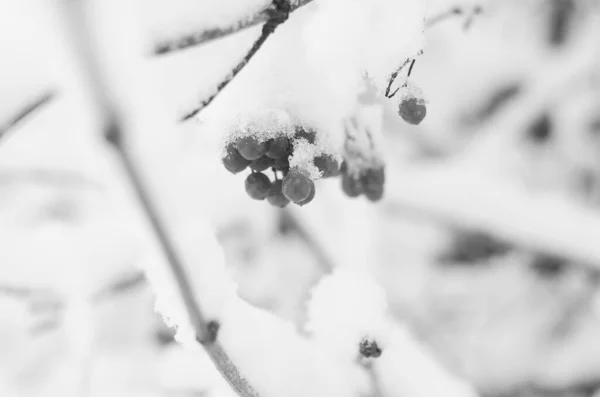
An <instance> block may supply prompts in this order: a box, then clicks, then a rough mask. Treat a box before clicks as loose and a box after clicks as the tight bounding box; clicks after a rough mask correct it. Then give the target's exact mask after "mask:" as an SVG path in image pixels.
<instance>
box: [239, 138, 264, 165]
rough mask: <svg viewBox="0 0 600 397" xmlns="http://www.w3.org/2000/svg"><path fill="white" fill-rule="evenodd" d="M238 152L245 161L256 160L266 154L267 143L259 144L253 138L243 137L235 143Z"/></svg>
mask: <svg viewBox="0 0 600 397" xmlns="http://www.w3.org/2000/svg"><path fill="white" fill-rule="evenodd" d="M236 147H237V150H238V152H240V154H241V155H242V157H243V158H245V159H247V160H256V159H257V158H260V157H261V156H262V155H263V154H265V153H267V149H268V145H267V142H259V141H258V140H257V139H256V138H255V137H253V136H245V137H243V138H241V139H239V140H238V141H237V143H236Z"/></svg>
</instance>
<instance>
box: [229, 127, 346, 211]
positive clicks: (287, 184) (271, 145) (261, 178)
mask: <svg viewBox="0 0 600 397" xmlns="http://www.w3.org/2000/svg"><path fill="white" fill-rule="evenodd" d="M301 139H303V140H306V141H307V142H308V143H309V144H314V143H315V139H316V133H315V132H314V131H311V130H306V129H304V128H300V127H298V128H296V133H295V134H294V137H293V138H289V137H287V136H279V137H277V138H274V139H269V140H266V141H260V140H258V139H257V138H256V137H254V136H245V137H242V138H239V139H237V140H236V141H234V142H231V143H229V144H228V145H227V147H226V151H225V155H224V156H223V158H222V161H223V165H224V166H225V168H226V169H227V170H228V171H229V172H231V173H233V174H237V173H239V172H241V171H243V170H245V169H246V168H248V167H249V168H250V169H251V170H252V173H251V174H250V175H248V177H247V178H246V181H245V188H246V193H248V195H249V196H250V197H251V198H253V199H254V200H265V199H266V200H267V201H268V202H269V203H270V204H271V205H273V206H275V207H279V208H283V207H285V206H287V205H288V204H289V203H290V202H293V203H295V204H298V205H300V206H303V205H306V204H308V203H310V202H311V201H312V200H313V199H314V197H315V193H316V189H315V184H314V181H313V179H312V178H311V176H310V173H309V172H308V171H307V170H304V169H302V168H300V167H292V168H290V164H289V158H290V156H291V155H293V153H294V146H295V143H296V142H299V141H300V140H301ZM313 164H314V166H315V167H317V169H318V170H319V171H320V172H321V173H322V177H323V178H328V177H333V176H336V175H338V173H339V168H340V167H339V164H338V162H337V160H336V159H335V158H334V157H333V156H331V155H327V154H321V155H318V156H316V157H314V158H313ZM268 168H271V169H272V171H273V175H274V177H275V180H274V181H271V179H269V177H268V176H267V175H266V174H264V173H263V171H265V170H267V169H268ZM278 173H280V174H281V176H282V179H280V175H279V174H278Z"/></svg>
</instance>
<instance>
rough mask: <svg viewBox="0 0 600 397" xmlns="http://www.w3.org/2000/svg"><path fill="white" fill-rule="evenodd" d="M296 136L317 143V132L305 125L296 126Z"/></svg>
mask: <svg viewBox="0 0 600 397" xmlns="http://www.w3.org/2000/svg"><path fill="white" fill-rule="evenodd" d="M296 138H303V139H306V140H307V141H308V143H310V144H311V145H312V144H314V143H315V139H316V138H317V133H316V132H315V131H314V130H311V129H307V128H304V127H296Z"/></svg>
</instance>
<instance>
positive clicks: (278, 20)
mask: <svg viewBox="0 0 600 397" xmlns="http://www.w3.org/2000/svg"><path fill="white" fill-rule="evenodd" d="M290 11H291V7H290V5H289V2H288V0H273V7H272V8H269V9H267V11H265V12H266V13H267V14H269V15H270V16H269V20H268V21H267V22H266V23H265V24H264V25H263V27H262V32H261V34H260V36H259V37H258V39H256V41H255V42H254V44H252V47H251V48H250V50H248V52H247V53H246V55H245V56H244V57H243V58H242V60H241V61H240V62H239V63H238V64H237V65H236V66H235V67H234V68H233V70H232V71H231V72H230V73H229V74H228V75H227V76H225V78H224V79H223V80H222V81H221V82H220V83H219V84H218V85H217V88H216V90H215V92H214V93H213V94H212V95H210V96H209V97H208V98H206V99H205V100H203V101H202V102H201V103H200V104H199V105H198V106H197V107H196V108H194V109H193V110H191V111H190V112H188V113H187V114H186V115H184V116H183V117H182V118H181V121H186V120H189V119H191V118H192V117H194V116H196V115H197V114H198V113H200V111H201V110H202V109H204V108H205V107H207V106H208V105H210V103H211V102H212V101H213V100H214V99H215V98H216V97H217V95H219V93H220V92H221V91H222V90H223V89H224V88H225V87H226V86H227V85H228V84H229V83H230V82H231V80H233V79H234V78H235V76H237V75H238V73H239V72H241V71H242V69H243V68H244V67H245V66H246V65H247V64H248V62H249V61H250V59H252V57H253V56H254V55H255V54H256V53H257V52H258V50H259V49H260V47H262V45H263V44H264V43H265V42H266V41H267V39H268V38H269V36H270V35H271V34H272V33H273V32H274V31H275V29H276V28H277V26H279V25H280V24H282V23H283V22H285V21H286V20H287V18H288V16H289V13H290Z"/></svg>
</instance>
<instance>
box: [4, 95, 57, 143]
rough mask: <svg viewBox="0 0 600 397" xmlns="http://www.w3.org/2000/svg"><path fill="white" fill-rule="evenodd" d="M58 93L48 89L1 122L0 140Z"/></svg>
mask: <svg viewBox="0 0 600 397" xmlns="http://www.w3.org/2000/svg"><path fill="white" fill-rule="evenodd" d="M55 95H56V93H55V92H54V91H48V92H45V93H43V94H42V95H40V96H39V97H37V98H36V99H35V100H34V101H33V102H31V103H29V104H27V105H26V106H25V107H23V108H21V109H20V110H19V111H18V112H17V114H14V115H12V116H11V117H10V118H9V119H8V120H7V121H5V122H4V123H3V124H0V140H1V139H2V138H4V136H5V135H6V134H7V133H8V132H9V131H10V130H11V129H13V128H14V127H16V126H17V125H18V124H19V123H20V122H21V121H23V120H24V119H26V118H27V116H29V115H31V114H32V113H33V112H35V111H36V110H37V109H39V108H40V107H42V106H43V105H45V104H47V103H48V102H50V101H51V100H52V99H53V98H54V96H55Z"/></svg>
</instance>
